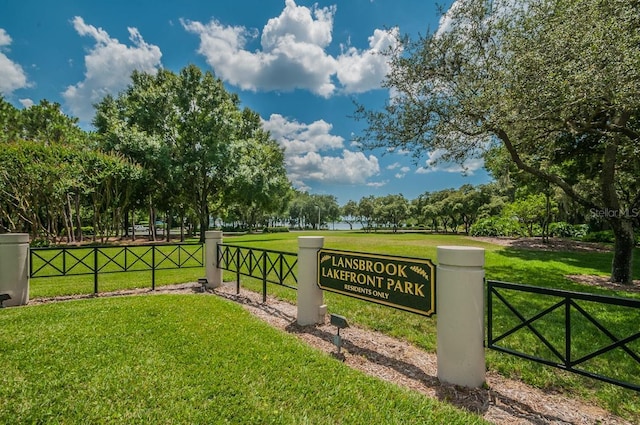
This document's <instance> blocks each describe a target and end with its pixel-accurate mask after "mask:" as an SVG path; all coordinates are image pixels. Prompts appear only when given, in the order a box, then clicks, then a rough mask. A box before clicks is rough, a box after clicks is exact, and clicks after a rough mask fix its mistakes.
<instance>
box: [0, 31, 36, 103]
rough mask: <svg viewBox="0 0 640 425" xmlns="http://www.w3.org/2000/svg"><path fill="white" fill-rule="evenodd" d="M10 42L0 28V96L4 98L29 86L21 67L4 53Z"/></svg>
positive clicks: (6, 34)
mask: <svg viewBox="0 0 640 425" xmlns="http://www.w3.org/2000/svg"><path fill="white" fill-rule="evenodd" d="M12 42H13V40H12V39H11V37H10V36H9V34H8V33H7V31H5V30H4V28H0V94H3V95H5V96H8V95H10V94H11V93H13V92H14V91H15V90H17V89H21V88H23V87H28V85H29V83H28V82H27V74H26V73H25V72H24V70H23V69H22V67H21V66H20V65H19V64H17V63H15V62H14V61H12V60H11V59H9V57H8V56H7V55H6V54H5V53H4V52H5V51H7V50H8V47H9V46H10V45H11V43H12Z"/></svg>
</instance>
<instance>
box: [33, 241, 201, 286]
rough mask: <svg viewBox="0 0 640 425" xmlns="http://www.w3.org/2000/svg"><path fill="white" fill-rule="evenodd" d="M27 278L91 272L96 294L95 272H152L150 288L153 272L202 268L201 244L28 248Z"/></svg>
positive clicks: (153, 276)
mask: <svg viewBox="0 0 640 425" xmlns="http://www.w3.org/2000/svg"><path fill="white" fill-rule="evenodd" d="M29 264H30V270H29V277H30V278H32V279H35V278H43V277H59V276H78V275H93V292H94V294H97V293H98V275H100V274H103V273H123V272H141V271H151V288H152V289H155V287H156V271H157V270H169V269H186V268H196V267H203V265H204V246H203V245H202V244H162V245H151V244H149V245H135V246H89V247H54V248H31V249H30V261H29Z"/></svg>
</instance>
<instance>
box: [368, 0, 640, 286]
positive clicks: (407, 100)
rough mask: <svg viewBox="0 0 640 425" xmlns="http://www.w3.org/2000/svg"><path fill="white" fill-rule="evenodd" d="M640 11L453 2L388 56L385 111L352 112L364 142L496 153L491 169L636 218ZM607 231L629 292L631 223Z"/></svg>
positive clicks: (615, 267)
mask: <svg viewBox="0 0 640 425" xmlns="http://www.w3.org/2000/svg"><path fill="white" fill-rule="evenodd" d="M637 12H638V11H637V2H633V1H627V0H613V1H608V2H603V1H600V0H532V1H527V2H524V3H523V2H513V1H509V0H493V1H487V0H468V1H464V2H457V3H456V7H452V8H451V9H450V10H449V11H448V13H447V19H446V20H444V21H443V22H447V24H448V25H447V27H446V28H442V29H441V30H440V31H438V32H437V33H432V34H427V35H425V36H422V37H420V38H419V39H418V40H414V41H411V40H408V38H403V39H402V40H401V41H403V43H400V44H399V46H398V48H397V50H395V51H391V52H389V55H390V56H391V57H390V59H391V71H390V73H389V74H388V75H387V78H386V81H385V87H388V88H389V89H391V90H393V91H394V92H395V93H396V95H395V96H393V97H392V98H390V99H389V100H388V102H387V103H386V104H385V105H384V107H383V110H381V111H369V110H366V109H365V108H364V107H362V106H360V107H358V109H357V110H356V117H357V118H359V119H363V120H365V121H366V122H367V124H368V127H367V129H366V130H365V132H364V134H363V135H362V137H360V138H359V140H360V141H361V142H362V143H363V144H364V146H365V147H368V148H393V149H403V150H406V151H410V152H414V153H415V155H416V156H417V157H419V156H420V155H422V154H426V153H432V152H443V154H442V155H441V156H440V157H439V158H440V161H450V162H457V163H459V164H464V163H465V161H466V160H468V159H470V158H475V157H478V156H481V155H482V154H483V151H486V149H487V148H491V147H494V148H497V149H499V150H502V154H503V156H504V158H507V161H506V162H502V161H497V163H496V164H495V165H496V168H500V167H502V166H503V165H506V166H507V167H508V166H509V165H510V163H512V164H513V165H515V166H516V167H517V168H518V169H519V170H522V171H523V172H525V173H527V174H528V175H529V176H530V177H531V178H535V179H536V180H538V181H540V182H544V183H546V184H547V185H552V186H554V187H558V188H560V189H562V191H564V193H565V194H566V196H568V197H569V198H571V199H572V201H574V202H577V203H579V204H580V205H582V206H583V207H585V208H597V209H600V210H604V209H605V208H608V209H610V210H632V209H633V208H637V207H638V206H639V205H640V179H639V178H638V176H640V151H639V146H640V145H639V144H638V140H639V139H640V97H639V96H637V93H640V50H639V49H638V45H639V43H640V32H639V31H637V29H638V28H639V27H640V14H638V13H637ZM608 221H609V223H610V225H611V228H612V229H613V231H614V233H615V235H616V255H615V257H614V260H613V262H612V280H613V281H616V282H623V283H629V282H630V276H631V274H632V273H631V270H630V265H631V264H632V261H631V256H632V249H633V246H632V244H630V243H629V241H633V228H632V224H631V220H630V219H629V218H628V217H621V216H615V217H610V218H608ZM543 227H544V226H543ZM529 230H530V232H529V233H533V232H532V229H531V228H530V229H529Z"/></svg>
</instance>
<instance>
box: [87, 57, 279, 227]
mask: <svg viewBox="0 0 640 425" xmlns="http://www.w3.org/2000/svg"><path fill="white" fill-rule="evenodd" d="M239 103H240V100H239V98H238V97H237V96H236V95H235V94H232V93H229V92H228V91H227V90H226V89H225V87H224V84H223V82H222V81H221V80H220V79H219V78H216V77H215V76H214V75H213V74H212V73H211V72H203V71H202V70H200V69H199V68H198V67H196V66H195V65H190V66H187V67H185V68H183V69H182V70H181V71H180V73H179V74H177V75H176V74H174V73H172V72H171V71H168V70H161V71H159V72H158V73H156V74H155V75H150V74H145V73H141V72H135V73H134V74H133V75H132V84H131V85H130V86H129V87H128V88H127V90H126V91H125V92H123V93H121V94H120V95H119V96H118V97H117V98H115V99H114V98H111V97H106V98H105V99H104V100H103V101H102V102H101V103H100V104H99V105H97V114H96V118H95V119H94V125H95V126H96V128H97V129H98V133H99V135H100V138H101V142H102V144H103V146H104V147H105V149H114V150H116V151H118V152H121V153H122V154H123V155H126V156H127V157H129V158H131V159H132V160H134V161H136V162H138V163H140V164H141V165H142V166H143V167H144V169H145V179H146V182H145V184H144V185H140V186H139V187H138V188H137V192H138V196H137V199H139V200H141V201H142V202H145V203H146V202H148V199H151V202H152V208H151V209H152V210H153V209H154V208H161V209H162V210H164V211H169V214H168V215H169V216H172V215H174V214H177V215H178V216H179V217H178V218H179V220H180V221H181V222H184V218H185V216H195V217H197V220H198V224H199V225H200V228H201V229H208V228H209V217H210V216H211V215H214V214H217V215H218V216H224V215H225V214H229V215H231V214H236V213H237V214H238V215H241V216H242V217H241V219H242V220H243V221H245V223H246V224H247V226H248V227H250V228H254V227H255V226H256V224H257V223H258V222H261V221H262V219H263V218H264V217H265V216H268V215H269V214H271V213H280V212H282V211H283V210H284V209H285V208H286V203H287V202H288V194H289V189H290V183H289V181H288V180H287V177H286V170H285V168H284V154H283V152H282V150H281V149H280V148H279V146H278V144H277V143H276V142H275V141H274V140H273V139H271V138H270V136H269V134H268V133H267V132H265V131H264V130H262V127H261V122H260V117H259V115H258V114H257V113H255V112H253V111H251V110H250V109H248V108H245V109H244V110H243V111H240V109H239ZM141 206H142V204H140V205H136V207H138V208H139V207H141ZM200 236H201V240H204V233H203V232H201V235H200Z"/></svg>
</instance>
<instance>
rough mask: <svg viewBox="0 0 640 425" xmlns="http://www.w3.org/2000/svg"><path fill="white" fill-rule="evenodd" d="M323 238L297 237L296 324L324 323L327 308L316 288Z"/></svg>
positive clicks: (318, 289) (320, 292) (319, 291)
mask: <svg viewBox="0 0 640 425" xmlns="http://www.w3.org/2000/svg"><path fill="white" fill-rule="evenodd" d="M323 245H324V236H299V237H298V324H299V325H301V326H305V325H314V324H316V323H324V318H325V315H326V314H327V306H326V305H324V302H323V295H322V289H320V287H319V286H318V255H317V254H318V250H319V249H320V248H322V247H323Z"/></svg>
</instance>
